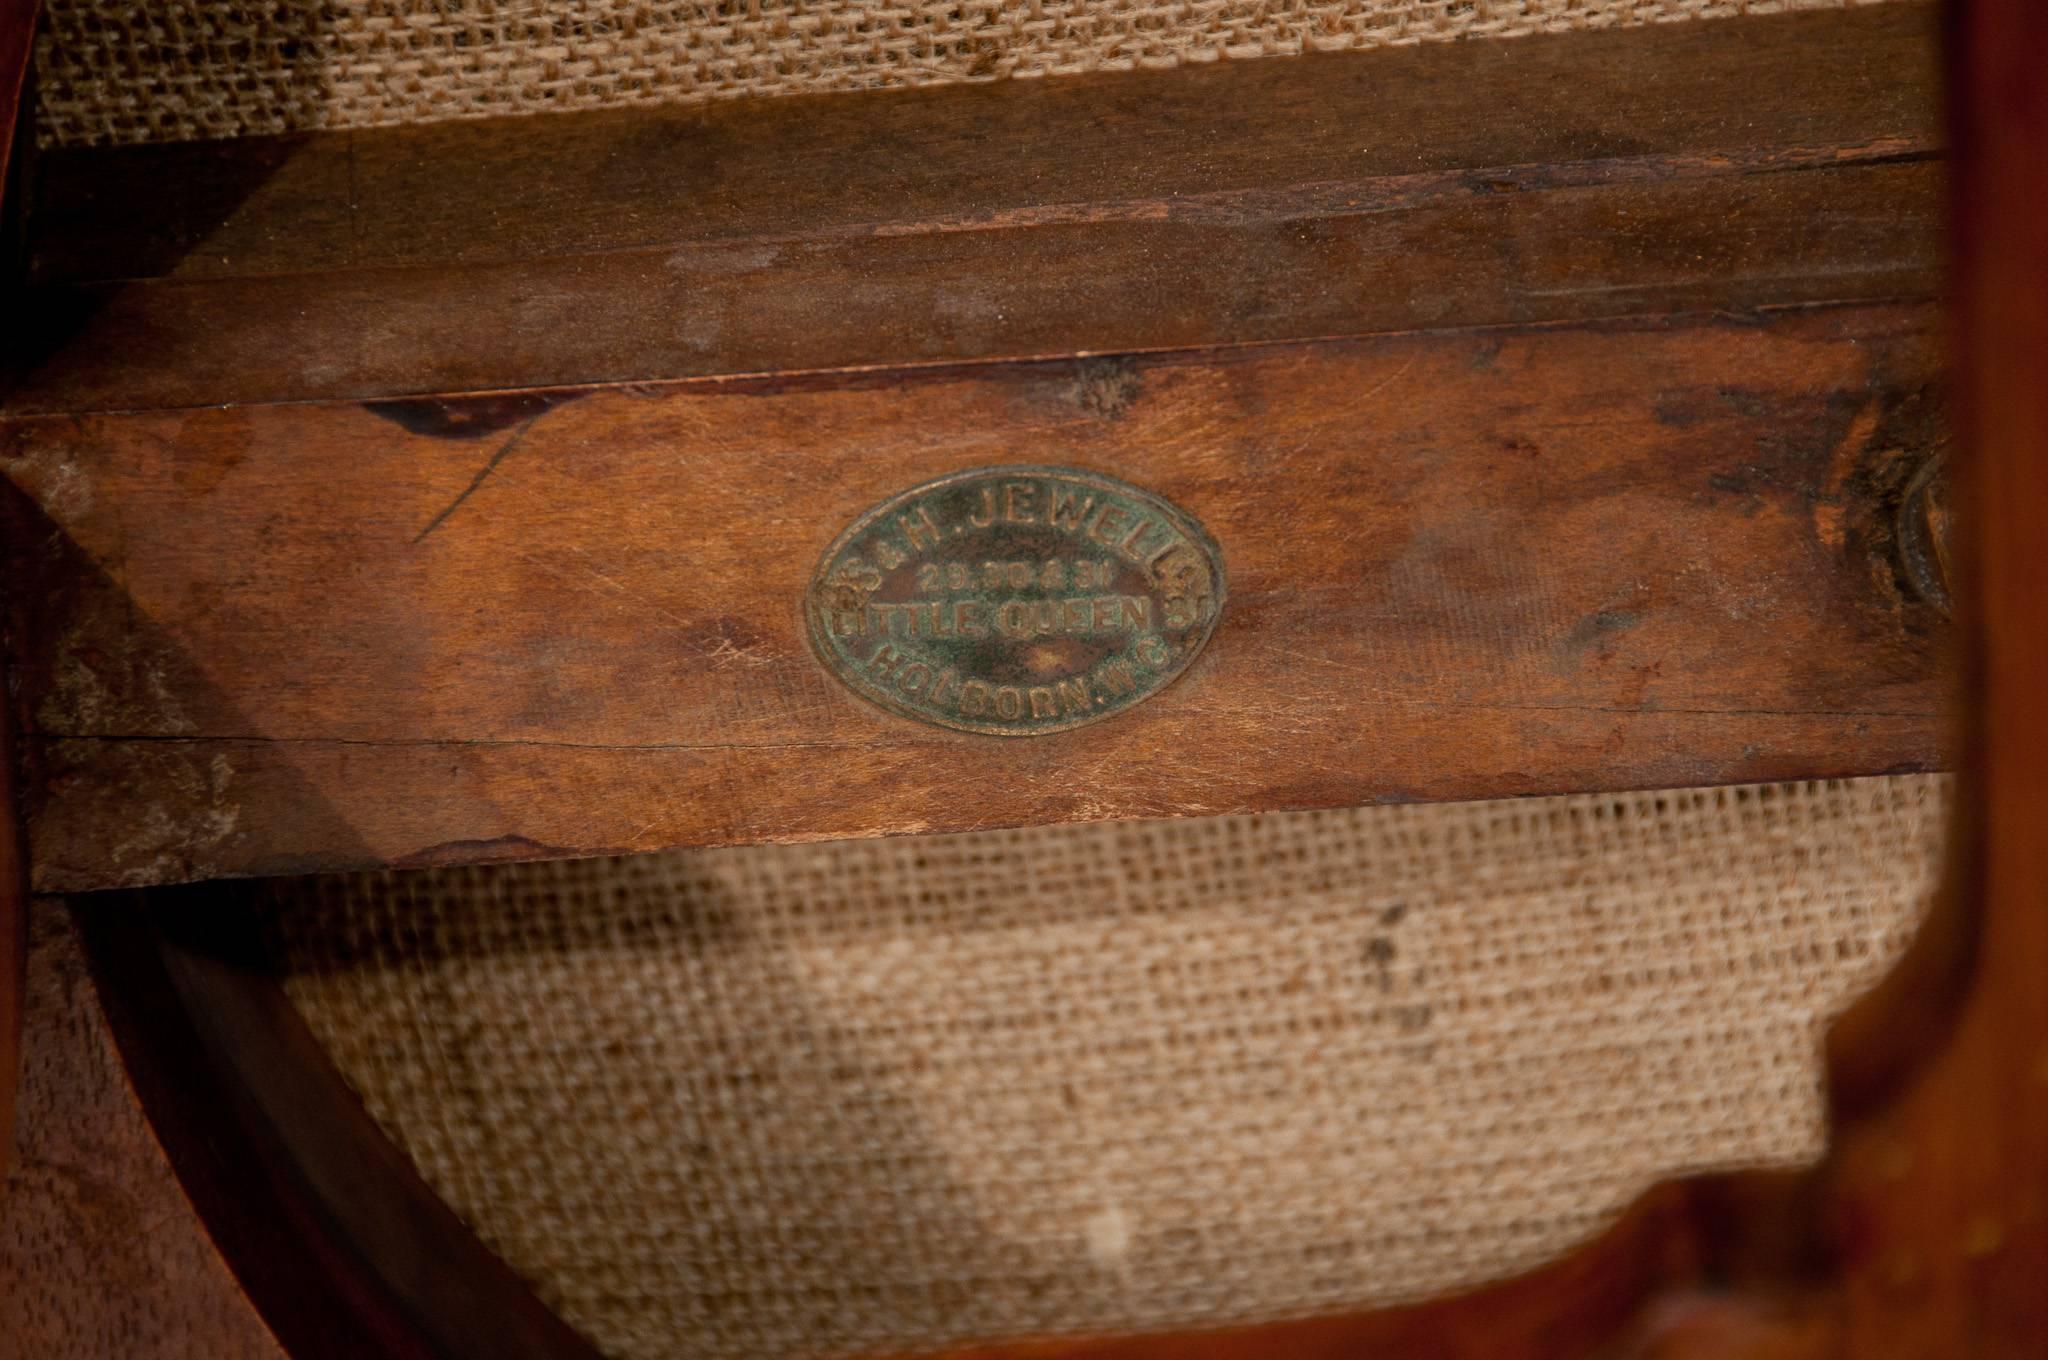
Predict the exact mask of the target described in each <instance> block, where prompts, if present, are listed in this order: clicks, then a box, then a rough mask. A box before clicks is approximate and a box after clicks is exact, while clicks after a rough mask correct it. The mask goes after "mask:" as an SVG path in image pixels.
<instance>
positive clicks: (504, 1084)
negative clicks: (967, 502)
mask: <svg viewBox="0 0 2048 1360" xmlns="http://www.w3.org/2000/svg"><path fill="white" fill-rule="evenodd" d="M1947 788H1948V786H1947V784H1946V782H1945V781H1944V780H1943V779H1941V778H1939V777H1900V778H1887V779H1872V780H1863V781H1852V782H1846V783H1832V784H1808V785H1799V786H1774V787H1759V788H1742V789H1727V790H1694V791H1681V792H1673V793H1661V794H1639V795H1628V796H1618V797H1617V796H1584V797H1570V798H1546V799H1532V800H1522V801H1509V802H1497V803H1480V804H1469V805H1461V806H1438V807H1390V808H1377V809H1366V810H1361V811H1351V812H1327V813H1312V814H1290V815H1275V816H1266V817H1253V818H1228V819H1217V820H1201V821H1180V822H1156V823H1124V824H1110V825H1096V826H1077V827H1056V828H1041V829H1036V830H1029V831H1016V832H1001V833H983V834H976V835H968V836H952V837H934V838H911V839H902V840H891V841H873V842H857V843H846V844H834V845H819V846H803V847H789V848H761V849H747V850H734V851H714V852H700V853H672V854H665V855H656V856H646V857H639V858H629V859H618V860H591V861H583V862H575V863H558V864H538V865H530V866H500V867H490V868H472V869H462V870H445V871H431V872H420V873H410V874H392V875H386V876H367V877H354V878H329V879H310V880H303V881H298V882H294V883H289V884H284V885H280V886H278V887H277V888H275V889H274V890H273V891H275V892H276V894H277V895H278V897H279V898H280V899H281V901H280V903H279V905H280V907H281V908H282V910H280V911H279V912H278V913H277V914H276V915H275V917H274V920H275V930H276V932H277V936H276V943H277V947H278V949H279V950H280V952H281V954H282V956H283V957H284V958H285V959H287V960H288V961H289V965H290V968H291V977H290V981H289V984H288V986H289V991H290V994H291V996H292V998H293V999H294V1001H295V1002H296V1003H297V1004H298V1006H299V1007H300V1008H301V1010H302V1011H303V1012H304V1014H305V1015H306V1017H307V1019H308V1020H309V1021H310V1022H311V1024H312V1026H313V1028H314V1030H315V1031H316V1032H317V1033H318V1034H319V1036H320V1037H321V1039H322V1040H323V1041H324V1042H325V1043H326V1044H327V1046H328V1047H329V1049H330V1050H331V1051H332V1053H333V1054H334V1056H335V1057H336V1059H337V1060H338V1061H339V1063H340V1065H341V1067H342V1069H343V1070H344V1072H345V1073H346V1074H347V1076H348V1078H349V1080H350V1081H351V1082H352V1083H353V1084H354V1085H355V1086H356V1088H357V1089H358V1090H359V1091H360V1092H361V1093H362V1095H363V1098H364V1100H365V1101H366V1102H367V1103H368V1106H369V1108H370V1110H371V1112H372V1113H373V1114H374V1115H375V1116H376V1118H377V1119H378V1120H379V1121H380V1122H381V1123H382V1124H383V1125H384V1126H385V1127H386V1128H387V1129H388V1130H390V1132H391V1133H392V1134H393V1136H394V1137H395V1138H396V1139H397V1140H398V1141H399V1143H401V1144H402V1145H403V1146H404V1148H405V1149H406V1150H407V1151H408V1152H409V1153H410V1154H411V1156H412V1157H413V1158H414V1160H415V1161H416V1162H417V1163H418V1165H419V1166H420V1168H421V1170H422V1171H423V1172H424V1173H425V1174H426V1176H427V1178H428V1180H429V1181H430V1182H431V1183H432V1184H433V1185H434V1186H435V1188H436V1189H437V1190H439V1191H440V1193H441V1194H442V1195H444V1196H445V1197H446V1198H447V1200H448V1201H449V1202H450V1203H451V1204H452V1205H453V1206H454V1207H455V1208H456V1209H457V1210H458V1211H459V1212H460V1213H461V1214H463V1215H464V1217H465V1218H466V1219H467V1220H468V1221H469V1222H470V1223H472V1224H473V1225H475V1227H476V1228H477V1229H478V1230H479V1231H480V1233H481V1234H482V1236H483V1237H484V1239H485V1240H486V1241H488V1242H489V1243H490V1244H491V1245H492V1246H493V1247H494V1248H496V1249H497V1250H498V1251H499V1252H500V1253H501V1254H502V1255H503V1256H504V1257H505V1258H506V1259H507V1260H508V1261H509V1262H510V1263H511V1264H512V1265H513V1266H514V1267H516V1268H517V1269H518V1270H520V1271H521V1272H522V1273H523V1274H524V1275H526V1276H527V1277H528V1278H529V1279H530V1280H532V1281H533V1282H534V1284H535V1285H536V1286H537V1287H538V1289H539V1291H540V1293H541V1294H542V1295H543V1296H544V1297H545V1298H546V1299H547V1300H548V1301H549V1302H550V1303H551V1304H552V1305H554V1306H555V1307H556V1308H558V1309H559V1310H560V1311H561V1313H562V1314H563V1315H564V1316H565V1317H567V1318H568V1320H569V1321H571V1322H572V1323H573V1324H575V1325H576V1326H578V1327H580V1328H582V1329H583V1330H584V1331H585V1332H586V1333H587V1334H588V1335H590V1336H591V1337H592V1338H593V1339H594V1340H596V1341H597V1342H598V1343H599V1344H600V1345H601V1346H602V1347H603V1348H604V1349H605V1350H606V1351H607V1352H608V1353H609V1354H611V1355H615V1356H619V1357H647V1358H649V1360H652V1357H657V1356H660V1357H666V1356H671V1355H676V1354H683V1353H688V1354H692V1355H704V1356H731V1357H739V1356H747V1357H768V1356H774V1357H781V1356H792V1355H830V1354H839V1353H850V1352H857V1351H861V1350H864V1349H874V1348H889V1349H901V1348H905V1347H915V1346H924V1345H937V1344H941V1343H945V1342H950V1341H956V1340H960V1339H963V1338H992V1337H1004V1336H1016V1335H1021V1334H1026V1333H1043V1332H1089V1331H1101V1330H1126V1329H1146V1328H1156V1327H1168V1326H1180V1325H1193V1324H1207V1323H1224V1322H1240V1321H1247V1320H1252V1319H1259V1318H1268V1317H1275V1316H1281V1315H1290V1314H1302V1313H1310V1312H1316V1311H1320V1310H1328V1309H1340V1308H1353V1307H1359V1306H1364V1305H1370V1304H1375V1303H1384V1302H1390V1301H1395V1300H1402V1299H1410V1298H1414V1297H1417V1296H1421V1295H1426V1294H1431V1293H1435V1292H1439V1291H1443V1290H1448V1289H1453V1288H1457V1287H1460V1286H1466V1285H1471V1284H1474V1283H1477V1282H1481V1281H1484V1280H1487V1279H1490V1278H1494V1277H1498V1276H1500V1275H1503V1274H1506V1273H1509V1272H1513V1271H1516V1270H1518V1269H1521V1268H1524V1267H1528V1266H1532V1265H1535V1264H1537V1263H1540V1262H1542V1261H1543V1260H1545V1259H1547V1258H1550V1257H1552V1256H1554V1255H1555V1254H1557V1253H1558V1252H1560V1251H1562V1250H1563V1249H1565V1248H1567V1247H1569V1246H1571V1245H1572V1244H1574V1243H1576V1242H1578V1241H1580V1240H1582V1239H1583V1238H1585V1237H1587V1236H1588V1235H1589V1234H1591V1233H1593V1232H1594V1231H1595V1230H1597V1229H1598V1228H1599V1227H1600V1226H1601V1225H1602V1224H1603V1223H1605V1222H1606V1221H1608V1220H1609V1219H1610V1218H1611V1216H1612V1215H1613V1214H1615V1212H1616V1211H1617V1210H1618V1209H1619V1208H1620V1207H1622V1206H1623V1205H1624V1204H1625V1202H1626V1201H1627V1200H1629V1199H1630V1197H1632V1196H1633V1195H1635V1194H1636V1193H1637V1192H1639V1191H1640V1190H1642V1189H1643V1188H1644V1187H1645V1186H1646V1185H1648V1184H1649V1183H1650V1182H1652V1181H1653V1180H1655V1179H1657V1178H1659V1177H1661V1176H1666V1175H1671V1174H1674V1173H1678V1172H1683V1171H1688V1170H1698V1169H1704V1168H1711V1167H1727V1166H1766V1165H1782V1164H1792V1163H1799V1162H1804V1161H1807V1160H1809V1159H1811V1158H1813V1157H1814V1156H1815V1155H1817V1153H1818V1151H1819V1150H1820V1148H1821V1146H1822V1142H1823V1137H1824V1130H1823V1128H1822V1115H1821V1091H1820V1080H1821V1078H1820V1071H1819V1066H1818V1059H1817V1043H1818V1037H1819V1034H1820V1028H1821V1026H1822V1024H1823V1022H1824V1021H1825V1019H1826V1017H1827V1016H1828V1015H1829V1014H1830V1013H1832V1012H1833V1011H1835V1010H1837V1009H1839V1008H1840V1006H1841V1005H1843V1004H1844V1003H1845V1002H1846V1001H1848V1000H1849V999H1850V998H1852V997H1853V996H1854V995H1855V994H1856V993H1857V992H1858V991H1859V990H1860V989H1862V988H1864V987H1866V986H1867V985H1868V984H1870V983H1871V982H1873V981H1874V980H1875V979H1876V978H1877V977H1878V976H1879V975H1880V974H1881V972H1882V971H1883V969H1884V968H1885V967H1886V965H1887V964H1888V963H1889V962H1890V961H1891V960H1893V959H1894V958H1895V957H1896V956H1897V954H1898V953H1899V951H1900V950H1901V948H1902V947H1903V945H1904V943H1905V942H1906V940H1907V938H1908V937H1909V935H1910V933H1911V931H1912V929H1913V928H1914V925H1915V923H1916V921H1917V919H1918V918H1919V916H1920V913H1921V912H1922V910H1923V907H1924V904H1925V902H1926V901H1927V898H1928V895H1929V892H1930V889H1931V886H1932V884H1933V881H1934V876H1935V873H1936V870H1937V861H1938V858H1939V855H1938V851H1939V846H1940V842H1941V839H1942V830H1943V820H1944V809H1945V804H1946V802H1947V798H1948V792H1947Z"/></svg>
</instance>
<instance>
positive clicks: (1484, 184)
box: [4, 5, 1941, 412]
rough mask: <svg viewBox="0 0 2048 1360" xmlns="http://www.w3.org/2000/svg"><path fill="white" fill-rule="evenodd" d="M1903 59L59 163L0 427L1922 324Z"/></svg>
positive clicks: (1914, 63)
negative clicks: (1542, 336)
mask: <svg viewBox="0 0 2048 1360" xmlns="http://www.w3.org/2000/svg"><path fill="white" fill-rule="evenodd" d="M1929 23H1930V19H1929V14H1928V11H1927V10H1926V9H1924V8H1923V7H1921V6H1917V5H1886V6H1878V7H1873V8H1869V9H1860V10H1855V11H1852V12H1849V13H1830V14H1798V15H1785V16H1773V17H1769V18H1764V19H1759V20H1756V21H1753V22H1745V23H1742V24H1674V25H1652V26H1649V27H1646V28H1639V29H1634V30H1630V31H1626V32H1620V31H1617V32H1613V33H1589V34H1574V35H1569V36H1566V35H1559V36H1557V37H1538V38H1529V39H1525V40H1519V41H1517V42H1514V43H1510V44H1498V43H1460V44H1427V45H1424V46H1421V47H1416V48H1409V49H1388V50H1384V51H1378V52H1370V53H1355V54H1348V55H1342V56H1337V55H1326V56H1312V57H1303V58H1300V59H1298V60H1292V61H1287V62H1279V63H1275V62H1246V63H1222V64H1219V65H1217V66H1214V67H1208V68H1191V69H1187V70H1181V71H1174V72H1158V73H1138V74H1119V75H1114V76H1105V77H1080V78H1072V79H1061V80H1047V81H1033V82H1015V83H1009V84H1004V85H1000V86H970V87H962V88H955V89H947V90H932V91H908V92H901V93H892V94H887V95H856V96H821V97H813V98H801V99H790V100H782V101H770V102H768V103H767V104H766V105H763V104H761V103H759V102H755V103H749V104H745V105H743V106H733V105H723V104H715V105H711V106H708V107H705V108H701V109H694V110H681V111H677V110H654V111H645V110H642V111H626V112H615V113H597V114H577V115H565V116H554V117H544V118H525V119H499V120H491V121H485V122H478V123H459V124H450V125H446V126H440V127H428V128H409V129H389V130H377V131H364V132H351V133H334V134H319V135H313V136H307V137H301V138H296V139H283V140H274V141H268V142H236V143H222V144H213V145H194V146H182V147H167V148H133V149H117V150H90V151H70V152H65V153H62V154H59V155H57V156H55V157H53V158H52V163H51V165H50V167H49V169H48V171H47V172H46V174H45V176H44V183H43V186H42V193H41V194H40V197H39V202H40V207H39V211H38V214H37V232H36V258H35V264H34V277H35V280H36V284H37V286H36V288H35V290H34V291H33V292H32V293H31V296H30V298H29V300H28V317H29V321H30V324H28V325H25V326H23V327H21V328H20V330H19V332H18V334H17V336H16V339H17V341H18V342H19V343H17V345H16V346H15V349H14V355H13V365H12V366H13V368H14V370H15V374H14V381H13V383H12V385H11V387H10V388H9V389H7V390H6V392H5V396H4V402H5V409H7V410H11V411H15V412H62V411H74V410H80V409H132V408H135V407H140V406H164V405H168V406H199V405H211V404H219V403H223V402H257V401H289V400H306V399H314V398H349V399H365V398H371V397H379V396H392V395H405V394H432V393H441V392H450V391H478V390H485V389H500V388H524V387H531V386H539V385H557V384H589V383H598V382H639V381H644V380H649V379H671V378H678V377H686V376H703V375H714V374H734V373H765V372H788V371H791V370H797V369H830V368H845V367H867V366H875V365H889V364H894V365H905V364H930V363H947V362H955V361H961V360H981V359H998V358H1025V357H1039V356H1045V355H1058V354H1072V353H1076V352H1086V351H1118V350H1157V349H1165V348H1176V347H1186V346H1209V345H1222V344H1241V343H1251V342H1270V341H1279V340H1292V339H1302V338H1309V337H1321V336H1333V335H1358V334H1369V333H1376V332H1383V331H1398V330H1409V329H1416V328H1423V327H1446V326H1457V325H1490V324H1502V323H1532V322H1545V321H1560V320H1574V319H1585V318H1589V317H1611V316H1626V315H1634V314H1640V313H1665V312H1672V311H1679V310H1716V309H1718V310H1729V311H1748V310H1751V309H1755V308H1760V307H1769V306H1772V305H1787V304H1797V303H1808V302H1820V301H1840V300H1873V299H1883V298H1895V297H1924V296H1929V295H1931V293H1932V292H1933V290H1934V288H1935V286H1936V281H1937V280H1936V273H1937V264H1938V259H1939V247H1938V229H1939V222H1938V204H1939V199H1940V192H1941V190H1940V179H1939V174H1938V170H1937V167H1936V166H1935V165H1933V164H1932V163H1931V161H1930V158H1931V157H1932V156H1933V155H1934V154H1935V152H1936V149H1937V145H1938V138H1937V136H1936V134H1935V128H1936V118H1935V115H1934V104H1935V91H1934V81H1933V73H1932V60H1931V52H1932V47H1931V44H1930V42H1929V41H1928V30H1929Z"/></svg>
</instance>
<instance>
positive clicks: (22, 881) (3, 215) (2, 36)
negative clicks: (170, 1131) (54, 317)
mask: <svg viewBox="0 0 2048 1360" xmlns="http://www.w3.org/2000/svg"><path fill="white" fill-rule="evenodd" d="M38 8H39V5H38V4H37V0H0V261H5V260H6V259H7V256H8V255H9V254H11V252H12V250H13V249H14V247H15V244H16V241H17V236H16V233H15V232H14V230H13V229H12V228H13V224H14V223H15V222H16V220H17V218H18V213H19V206H18V202H17V200H18V198H19V194H18V191H17V184H16V181H17V180H18V179H19V169H18V167H19V164H20V161H19V159H18V158H17V157H16V155H15V146H16V143H17V142H20V143H23V144H24V146H25V144H26V143H27V142H28V140H29V137H30V129H31V124H32V122H33V119H32V118H29V117H24V116H23V104H24V102H25V99H26V96H27V94H28V72H29V54H30V50H31V47H32V45H33V40H34V36H35V26H36V12H37V10H38ZM15 282H16V281H15V280H14V278H13V277H12V274H11V266H10V265H9V264H7V263H0V307H11V306H12V305H13V303H14V302H15V300H16V292H15ZM4 676H5V666H4V663H0V678H4ZM12 709H13V705H12V704H9V703H0V1170H5V1169H6V1166H7V1161H8V1155H9V1148H10V1147H11V1145H12V1144H11V1139H10V1134H11V1132H12V1130H13V1127H14V1104H15V1073H16V1072H17V1071H18V1070H19V1068H20V1045H21V1026H22V991H23V987H24V973H23V969H24V967H25V963H24V961H25V959H26V958H27V954H28V916H27V909H26V895H27V892H28V846H27V841H26V831H25V826H24V822H23V817H22V810H21V808H20V806H19V803H18V801H17V798H16V771H17V768H18V767H17V766H16V764H15V749H14V746H15V738H14V726H15V720H14V713H13V712H12Z"/></svg>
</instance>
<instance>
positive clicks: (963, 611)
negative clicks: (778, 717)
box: [805, 467, 1223, 737]
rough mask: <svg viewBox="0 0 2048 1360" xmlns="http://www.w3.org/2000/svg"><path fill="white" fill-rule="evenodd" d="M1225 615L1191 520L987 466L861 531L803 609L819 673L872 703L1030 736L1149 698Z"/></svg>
mask: <svg viewBox="0 0 2048 1360" xmlns="http://www.w3.org/2000/svg"><path fill="white" fill-rule="evenodd" d="M1222 609H1223V555H1222V553H1220V552H1219V551H1218V550H1217V548H1216V544H1215V543H1214V542H1213V541H1212V540H1211V539H1210V538H1209V535H1208V534H1207V533H1206V532H1204V530H1203V529H1202V526H1201V525H1200V524H1199V523H1197V522H1196V521H1195V519H1194V518H1193V517H1192V516H1190V515H1188V514H1187V513H1186V512H1184V511H1182V510H1179V509H1177V508H1175V507H1174V506H1172V505H1169V504H1168V503H1167V502H1165V501H1164V500H1161V499H1160V498H1159V497H1157V496H1155V495H1153V494H1151V493H1150V492H1148V491H1141V490H1139V489H1138V488H1137V487H1135V486H1131V485H1129V484H1127V483H1125V482H1120V481H1117V480H1116V479H1115V478H1114V477H1105V476H1103V475H1101V474H1100V473H1095V472H1083V471H1081V470H1079V469H1077V468H1057V467H993V468H976V469H974V470H973V471H970V472H959V473H954V474H953V475H952V476H949V477H941V478H939V479H938V480H936V481H931V482H926V483H924V484H923V485H922V486H915V487H912V488H911V489H910V490H908V491H905V492H904V493H902V494H901V495H899V496H894V497H891V498H890V499H889V500H886V501H884V502H882V503H881V504H880V505H878V506H876V507H874V508H873V509H872V510H869V511H868V512H867V513H866V514H864V515H862V516H861V517H860V518H859V519H857V520H855V521H854V522H853V524H852V526H851V527H849V528H848V529H847V530H846V532H845V533H843V534H841V535H839V537H838V538H837V539H835V540H834V541H833V543H832V546H831V547H830V548H828V549H826V550H825V557H824V560H823V561H821V562H820V563H819V564H818V572H817V575H816V576H815V577H813V578H812V580H811V590H810V597H809V600H808V601H807V607H806V610H805V613H806V615H807V617H808V620H809V631H810V635H811V645H812V646H813V647H814V648H816V650H817V653H818V655H819V657H820V658H821V659H822V660H823V661H824V663H825V666H826V668H827V669H829V670H830V671H831V672H832V673H833V674H834V675H836V676H838V677H839V678H840V679H841V680H843V681H845V682H846V683H847V684H848V685H850V686H851V687H852V688H853V689H854V690H855V691H856V692H858V693H859V694H861V695H862V696H864V697H865V698H868V699H871V700H873V701H874V702H875V703H878V704H880V705H881V706H882V707H884V708H886V709H889V710H890V711H892V712H895V713H900V714H903V715H904V716H906V717H911V718H920V719H923V720H924V721H925V722H930V723H938V724H940V725H942V726H945V727H954V728H959V729H960V730H962V731H966V732H987V733H992V734H995V735H998V736H1006V737H1023V736H1036V735H1039V734H1041V733H1046V732H1059V731H1063V730H1065V729H1067V728H1069V727H1078V726H1079V725H1080V724H1082V723H1085V722H1093V721H1095V720H1096V719H1097V718H1107V717H1110V716H1111V715H1113V714H1117V713H1121V712H1123V711H1124V710H1125V709H1127V708H1129V707H1130V706H1131V705H1133V704H1135V703H1137V702H1139V701H1140V700H1142V699H1144V698H1146V697H1148V696H1149V695H1152V694H1156V693H1157V692H1158V691H1159V690H1160V689H1161V688H1163V687H1164V686H1165V685H1166V684H1167V683H1168V682H1170V681H1171V680H1172V679H1173V678H1174V677H1175V676H1177V675H1179V674H1180V673H1181V672H1182V671H1183V670H1185V669H1186V668H1187V665H1188V663H1189V662H1190V661H1192V660H1194V658H1195V654H1196V653H1197V652H1199V651H1201V650H1202V644H1203V643H1205V642H1207V641H1208V640H1209V634H1210V632H1211V631H1212V630H1213V629H1214V628H1215V627H1216V619H1217V617H1218V615H1219V614H1220V613H1221V612H1222Z"/></svg>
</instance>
